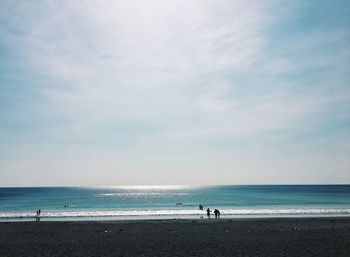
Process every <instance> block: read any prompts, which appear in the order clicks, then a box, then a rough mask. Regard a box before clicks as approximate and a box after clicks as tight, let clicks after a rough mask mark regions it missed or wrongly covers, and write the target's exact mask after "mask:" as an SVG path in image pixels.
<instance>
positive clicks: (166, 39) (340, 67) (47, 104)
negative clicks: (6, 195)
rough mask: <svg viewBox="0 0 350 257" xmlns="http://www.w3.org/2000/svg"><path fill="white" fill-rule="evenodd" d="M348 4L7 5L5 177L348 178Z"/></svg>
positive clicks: (0, 26) (23, 181)
mask: <svg viewBox="0 0 350 257" xmlns="http://www.w3.org/2000/svg"><path fill="white" fill-rule="evenodd" d="M349 27H350V3H349V1H283V2H282V1H254V0H252V1H249V0H248V1H221V0H219V1H180V0H176V1H175V0H174V1H161V0H159V1H158V0H152V1H147V4H146V3H145V2H144V1H102V0H94V1H88V2H86V1H16V3H14V2H13V1H6V0H3V1H1V4H0V178H1V179H0V186H21V185H25V186H30V185H125V184H266V183H297V184H298V183H350V170H349V169H350V84H349V83H350V30H349Z"/></svg>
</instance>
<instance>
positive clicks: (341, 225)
mask: <svg viewBox="0 0 350 257" xmlns="http://www.w3.org/2000/svg"><path fill="white" fill-rule="evenodd" d="M349 242H350V218H348V217H344V218H339V217H338V218H335V217H327V218H254V219H253V218H243V219H214V218H212V219H172V220H142V221H80V222H72V221H71V222H69V221H64V222H52V221H50V222H45V221H42V222H34V221H33V222H2V223H0V256H2V257H3V256H6V257H13V256H16V257H19V256H26V257H30V256H33V257H34V256H165V257H166V256H202V257H203V256H259V257H263V256H268V257H272V256H298V257H302V256H318V257H320V256H344V257H345V256H349V253H350V244H349Z"/></svg>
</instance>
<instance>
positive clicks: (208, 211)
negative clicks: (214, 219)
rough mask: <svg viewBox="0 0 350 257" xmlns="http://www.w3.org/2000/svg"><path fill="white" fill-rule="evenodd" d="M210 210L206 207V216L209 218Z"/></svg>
mask: <svg viewBox="0 0 350 257" xmlns="http://www.w3.org/2000/svg"><path fill="white" fill-rule="evenodd" d="M210 212H211V210H210V209H209V208H208V209H207V216H208V218H210Z"/></svg>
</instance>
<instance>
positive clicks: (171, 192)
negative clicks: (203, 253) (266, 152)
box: [0, 185, 350, 221]
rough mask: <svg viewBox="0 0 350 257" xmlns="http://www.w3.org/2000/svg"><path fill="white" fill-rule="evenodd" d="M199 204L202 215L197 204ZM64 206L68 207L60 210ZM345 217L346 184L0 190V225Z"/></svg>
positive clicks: (348, 204)
mask: <svg viewBox="0 0 350 257" xmlns="http://www.w3.org/2000/svg"><path fill="white" fill-rule="evenodd" d="M199 204H202V205H204V210H203V211H201V210H199V208H198V205H199ZM65 205H68V206H69V207H64V206H65ZM208 207H209V208H210V209H215V208H217V209H219V210H220V211H221V216H222V217H230V216H235V217H238V216H240V217H242V216H243V217H251V216H256V215H258V216H286V215H293V216H295V215H297V216H303V215H308V216H309V215H317V216H322V215H342V216H348V215H350V185H273V186H272V185H271V186H267V185H264V186H258V185H257V186H233V185H227V186H125V187H47V188H45V187H36V188H0V220H1V221H9V220H27V219H32V218H33V217H34V216H35V211H36V210H37V209H41V210H42V219H46V220H50V219H51V220H52V219H56V220H57V219H63V220H72V219H91V218H93V219H100V218H102V219H103V218H109V219H121V218H124V219H128V218H154V217H156V218H157V217H162V218H167V217H169V218H173V217H193V218H196V217H201V216H204V217H205V209H206V208H208Z"/></svg>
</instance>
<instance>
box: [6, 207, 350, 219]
mask: <svg viewBox="0 0 350 257" xmlns="http://www.w3.org/2000/svg"><path fill="white" fill-rule="evenodd" d="M205 214H206V212H205V211H200V210H193V209H185V210H115V211H66V212H45V211H44V212H42V215H41V217H42V218H83V217H86V218H89V217H91V218H98V217H152V216H179V217H181V216H202V215H205ZM221 215H222V216H242V215H243V216H251V215H254V216H256V215H259V216H284V215H300V216H303V215H344V216H348V215H350V209H224V210H221ZM34 217H35V215H34V214H33V213H31V212H13V213H0V219H21V218H34Z"/></svg>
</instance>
